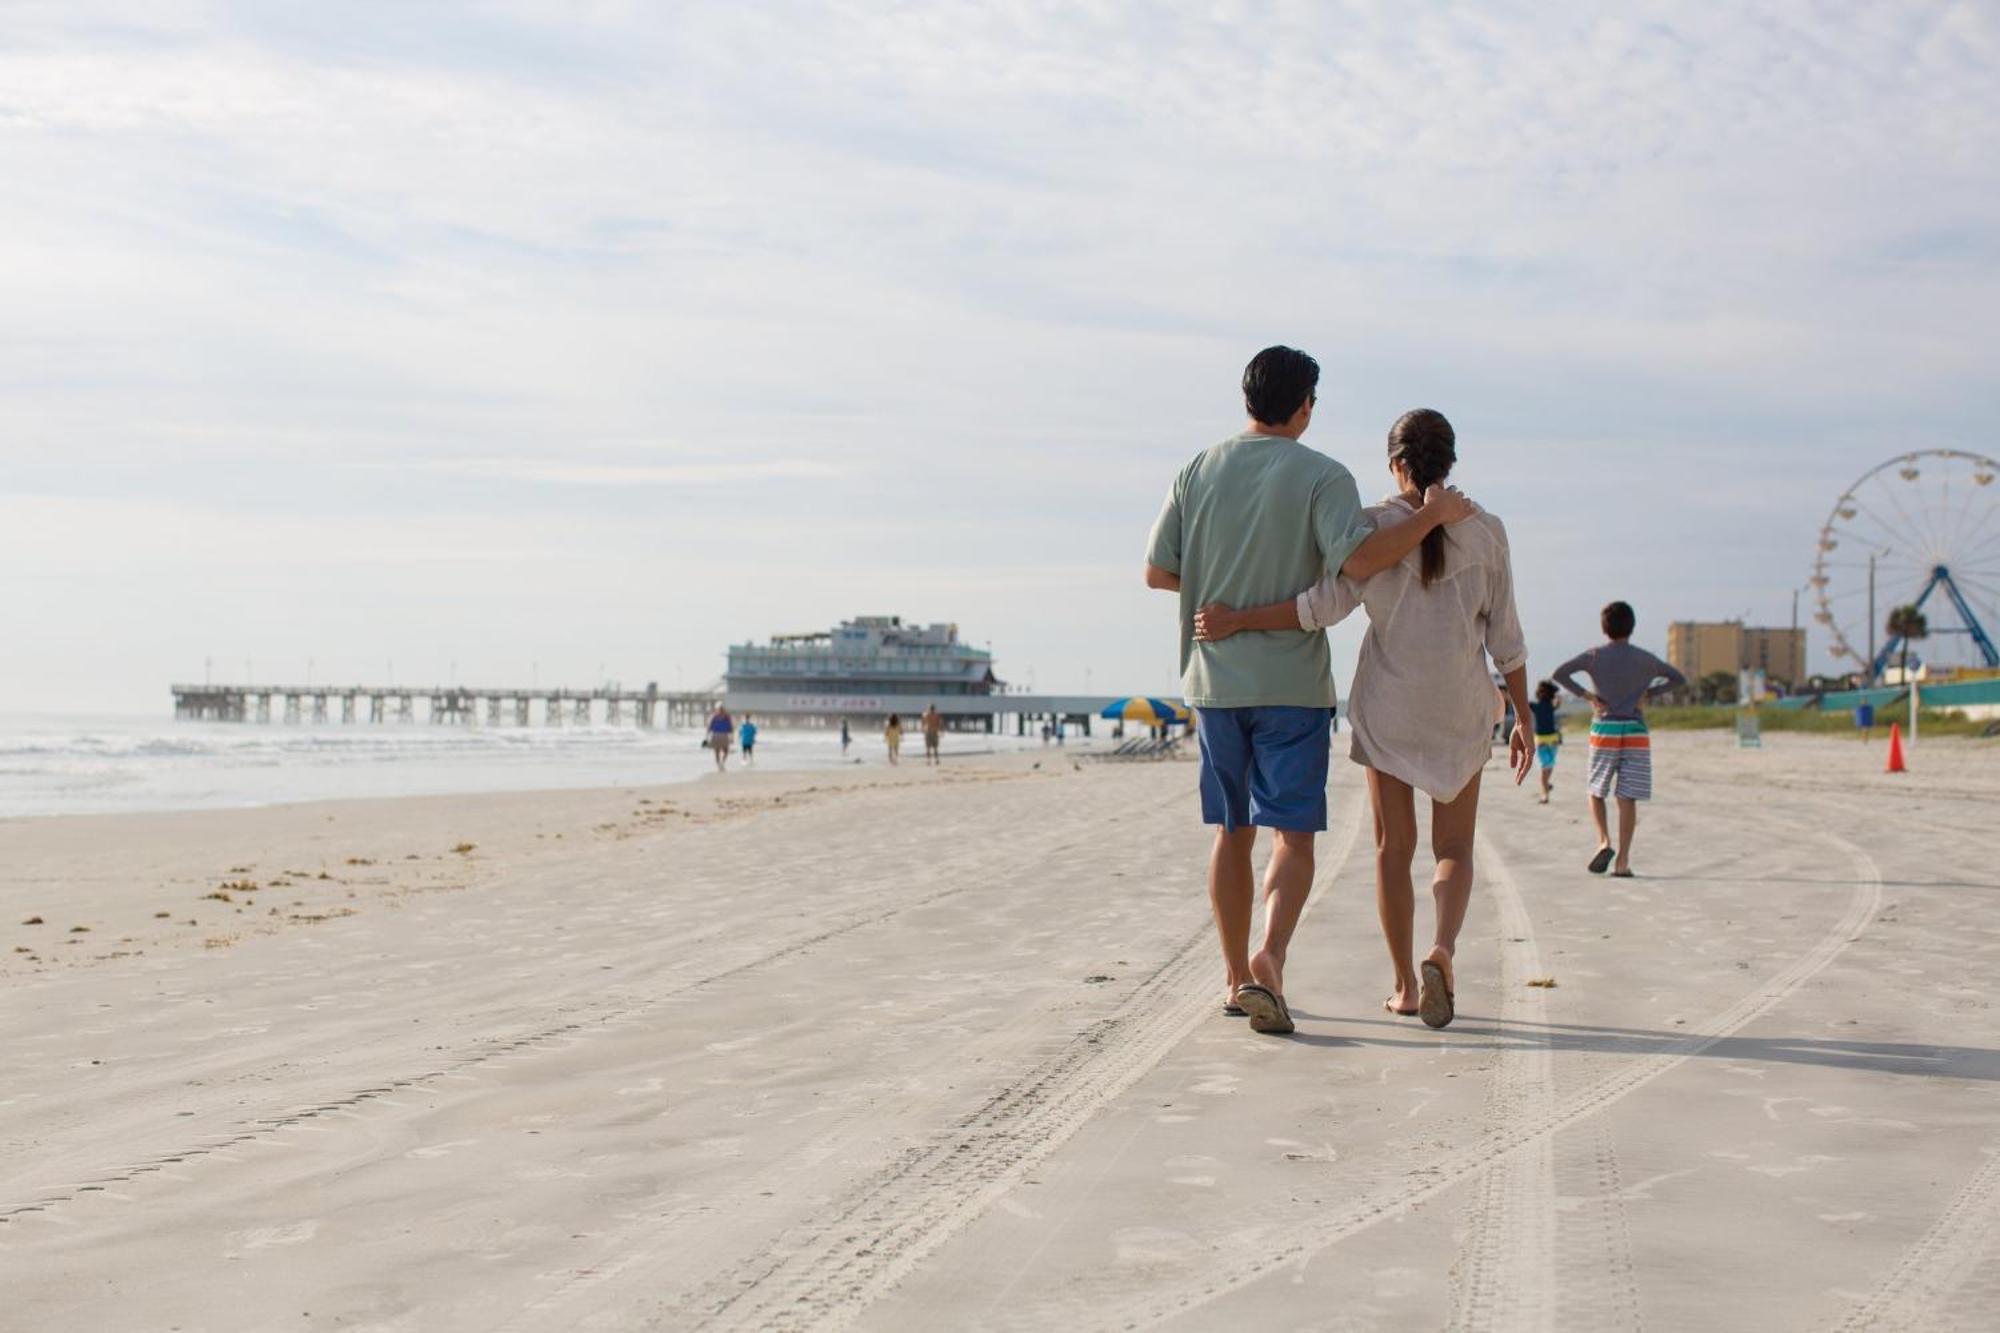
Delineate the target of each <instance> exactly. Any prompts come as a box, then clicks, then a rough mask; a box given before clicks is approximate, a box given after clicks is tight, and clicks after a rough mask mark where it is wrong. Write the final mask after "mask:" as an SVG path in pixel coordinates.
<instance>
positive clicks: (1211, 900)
mask: <svg viewBox="0 0 2000 1333" xmlns="http://www.w3.org/2000/svg"><path fill="white" fill-rule="evenodd" d="M1256 845H1257V830H1256V829H1255V828H1252V827H1249V826H1247V825H1246V826H1245V827H1243V828H1239V829H1236V830H1234V831H1231V830H1226V829H1220V828H1219V829H1217V830H1216V831H1215V846H1214V847H1213V848H1211V849H1210V850H1209V853H1208V905H1209V906H1210V907H1211V908H1213V909H1214V911H1215V934H1216V938H1217V939H1218V940H1219V941H1220V942H1221V944H1222V967H1223V972H1224V974H1225V975H1224V978H1223V987H1224V989H1223V995H1224V996H1225V997H1234V996H1235V994H1236V988H1237V987H1238V986H1241V985H1242V984H1243V983H1244V982H1246V981H1248V980H1250V904H1251V898H1250V894H1251V889H1252V885H1253V879H1252V875H1251V869H1250V852H1251V849H1252V848H1254V847H1255V846H1256Z"/></svg>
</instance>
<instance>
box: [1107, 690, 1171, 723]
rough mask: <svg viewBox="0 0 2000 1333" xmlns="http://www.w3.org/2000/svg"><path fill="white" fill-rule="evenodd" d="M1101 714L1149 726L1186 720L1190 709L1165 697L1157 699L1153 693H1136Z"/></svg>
mask: <svg viewBox="0 0 2000 1333" xmlns="http://www.w3.org/2000/svg"><path fill="white" fill-rule="evenodd" d="M1100 716H1103V717H1108V718H1112V719H1114V720H1122V721H1125V722H1143V723H1146V724H1147V725H1149V726H1159V725H1161V724H1162V723H1167V722H1186V721H1187V720H1188V710H1187V709H1185V708H1183V707H1181V706H1180V705H1179V704H1177V703H1169V702H1168V701H1167V700H1165V699H1155V698H1153V697H1152V696H1151V695H1144V694H1135V695H1133V696H1132V697H1131V698H1129V699H1120V700H1118V701H1116V702H1115V703H1113V704H1111V705H1110V706H1109V707H1108V708H1106V709H1105V710H1104V712H1103V713H1102V714H1100Z"/></svg>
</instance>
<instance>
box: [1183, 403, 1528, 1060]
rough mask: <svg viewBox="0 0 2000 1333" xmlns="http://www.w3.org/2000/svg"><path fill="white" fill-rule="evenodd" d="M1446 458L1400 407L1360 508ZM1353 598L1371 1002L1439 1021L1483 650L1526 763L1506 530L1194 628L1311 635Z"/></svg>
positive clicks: (1483, 730) (1415, 493)
mask: <svg viewBox="0 0 2000 1333" xmlns="http://www.w3.org/2000/svg"><path fill="white" fill-rule="evenodd" d="M1457 457H1458V455H1457V440H1456V436H1455V434H1454V432H1453V430H1452V427H1451V423H1450V422H1449V421H1447V420H1446V419H1445V418H1444V416H1443V414H1442V413H1439V412H1434V411H1432V410H1430V409H1429V408H1419V409H1417V410H1416V411H1414V412H1406V413H1404V414H1403V416H1402V417H1400V418H1398V419H1397V421H1396V424H1395V425H1394V426H1393V427H1391V428H1390V431H1389V471H1390V474H1391V475H1392V476H1393V477H1394V478H1395V480H1396V484H1397V486H1398V488H1399V489H1398V492H1397V493H1396V494H1394V495H1391V496H1389V497H1387V498H1386V499H1384V500H1383V501H1382V502H1381V503H1379V504H1376V505H1373V506H1371V507H1370V508H1369V509H1368V511H1367V514H1368V517H1369V518H1370V519H1371V520H1373V522H1374V523H1375V525H1376V527H1377V528H1384V527H1390V526H1393V525H1396V524H1399V523H1403V522H1407V521H1408V520H1409V518H1410V517H1411V515H1413V514H1414V513H1415V512H1416V510H1417V507H1418V506H1419V505H1420V504H1421V503H1422V500H1423V495H1424V491H1425V488H1426V487H1429V486H1434V485H1438V484H1441V483H1442V482H1443V481H1444V479H1445V478H1446V477H1447V476H1449V475H1450V473H1451V468H1452V465H1453V464H1454V463H1455V462H1456V461H1457ZM1357 606H1365V607H1367V608H1368V634H1367V637H1366V638H1365V639H1364V640H1363V641H1362V645H1361V659H1360V662H1359V664H1358V665H1357V666H1356V667H1355V672H1354V688H1353V691H1352V692H1351V693H1350V695H1349V696H1348V704H1347V716H1348V731H1349V734H1350V737H1351V741H1350V746H1349V751H1348V753H1349V757H1350V758H1352V759H1353V760H1354V762H1356V763H1358V764H1361V765H1363V766H1365V767H1366V768H1367V769H1368V790H1369V794H1370V796H1371V797H1372V799H1373V802H1374V814H1375V886H1376V906H1377V910H1378V911H1379V913H1380V916H1381V920H1382V933H1383V936H1384V937H1385V939H1386V941H1387V943H1388V946H1389V959H1390V964H1391V966H1392V967H1393V968H1394V970H1395V989H1394V991H1393V992H1392V993H1391V995H1390V996H1389V998H1388V999H1387V1000H1385V1001H1384V1002H1383V1005H1384V1007H1385V1008H1387V1009H1388V1010H1389V1011H1390V1012H1391V1013H1396V1014H1404V1015H1408V1014H1420V1015H1421V1016H1422V1018H1423V1020H1424V1022H1426V1023H1428V1024H1429V1025H1430V1026H1432V1027H1443V1026H1445V1025H1446V1024H1447V1023H1449V1022H1451V1020H1452V1017H1453V1015H1454V1013H1455V1012H1456V988H1457V978H1456V974H1455V972H1454V970H1453V965H1452V956H1453V953H1454V951H1455V949H1456V947H1457V943H1458V932H1459V929H1460V927H1461V926H1462V925H1463V924H1464V922H1465V913H1466V909H1467V907H1468V906H1469V905H1470V903H1471V900H1472V843H1473V831H1474V825H1475V822H1476V819H1477V816H1478V813H1479V778H1480V773H1481V771H1482V770H1483V769H1484V768H1485V766H1486V762H1487V760H1488V759H1489V758H1491V756H1492V734H1493V726H1494V723H1495V722H1496V721H1498V720H1499V718H1500V716H1501V713H1502V708H1501V697H1500V694H1499V692H1498V691H1497V690H1495V689H1494V687H1493V682H1492V679H1491V678H1490V677H1489V676H1488V674H1487V669H1486V660H1487V658H1489V657H1490V658H1491V659H1492V662H1493V669H1494V670H1495V671H1497V672H1499V673H1500V674H1501V675H1502V676H1503V677H1504V678H1505V680H1506V687H1507V693H1508V695H1509V696H1511V697H1512V699H1513V703H1514V718H1515V723H1514V729H1513V732H1512V734H1511V735H1510V736H1509V738H1508V759H1509V762H1510V764H1511V766H1512V768H1513V770H1514V781H1515V782H1516V783H1517V784H1518V783H1520V782H1521V780H1522V779H1524V778H1525V777H1526V776H1527V773H1528V767H1529V765H1530V763H1531V762H1532V761H1533V759H1534V737H1533V734H1532V730H1531V728H1532V722H1531V716H1532V715H1531V713H1530V712H1529V709H1528V685H1527V663H1528V649H1527V644H1526V643H1525V642H1524V641H1523V638H1522V634H1521V620H1520V616H1519V614H1518V613H1517V612H1516V610H1515V605H1514V573H1513V565H1512V562H1511V560H1510V558H1509V555H1508V548H1507V532H1506V529H1505V528H1503V527H1502V526H1501V524H1500V520H1499V519H1497V518H1495V517H1494V516H1493V515H1491V514H1488V513H1484V512H1481V513H1479V514H1476V515H1474V516H1473V517H1472V518H1471V519H1469V520H1468V521H1466V522H1464V523H1461V524H1458V525H1456V526H1455V527H1453V528H1452V529H1451V532H1450V535H1449V536H1448V537H1447V535H1446V533H1445V530H1444V529H1443V528H1434V529H1432V530H1431V532H1430V533H1429V534H1428V535H1426V536H1425V538H1424V541H1423V543H1422V545H1421V546H1419V547H1418V548H1417V549H1416V550H1415V551H1412V552H1411V553H1410V554H1409V555H1407V556H1405V557H1403V559H1402V560H1401V561H1400V562H1399V563H1397V564H1395V565H1392V566H1390V567H1389V568H1388V569H1385V570H1383V571H1381V572H1380V573H1377V574H1375V575H1373V576H1371V577H1369V578H1367V579H1365V580H1360V581H1357V580H1355V579H1352V578H1347V577H1342V576H1339V575H1337V574H1329V575H1328V576H1326V577H1324V578H1322V579H1321V580H1320V581H1319V582H1318V583H1316V584H1315V585H1314V586H1313V587H1311V588H1308V589H1306V590H1305V591H1304V592H1301V593H1300V594H1299V595H1298V596H1297V597H1296V598H1288V599H1286V600H1285V601H1282V602H1273V603H1270V604H1269V605H1267V606H1261V607H1253V608H1250V609H1248V610H1242V611H1238V610H1232V609H1230V608H1229V607H1226V606H1220V605H1211V606H1205V607H1203V608H1202V609H1201V611H1200V613H1199V614H1198V615H1197V617H1196V622H1195V632H1196V634H1197V636H1199V637H1201V638H1204V639H1210V640H1219V639H1225V638H1228V637H1229V636H1230V635H1232V634H1237V633H1241V632H1243V631H1246V630H1253V631H1265V632H1272V631H1284V630H1293V631H1298V630H1304V631H1307V632H1309V633H1318V632H1320V631H1321V630H1323V629H1325V628H1326V627H1327V626H1329V625H1334V624H1337V623H1339V622H1340V621H1341V620H1343V619H1345V618H1346V617H1347V616H1348V615H1349V614H1351V613H1352V612H1353V611H1354V609H1355V608H1356V607H1357ZM1417 789H1421V790H1422V791H1423V792H1424V793H1425V794H1426V795H1428V796H1429V797H1430V798H1431V850H1432V852H1433V853H1434V854H1435V856H1436V857H1437V873H1436V876H1435V878H1434V880H1433V882H1432V885H1431V892H1432V895H1433V897H1434V898H1435V899H1436V903H1437V927H1436V933H1435V936H1434V942H1433V944H1432V946H1431V950H1430V952H1429V953H1428V954H1427V955H1426V956H1425V958H1424V961H1423V964H1422V966H1421V968H1418V967H1414V966H1412V954H1413V951H1414V944H1413V935H1414V922H1415V914H1416V901H1415V892H1414V889H1413V887H1412V884H1411V881H1410V866H1411V862H1412V861H1413V859H1414V858H1415V856H1416V849H1417V817H1416V799H1415V792H1416V790H1417Z"/></svg>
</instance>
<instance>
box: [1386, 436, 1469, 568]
mask: <svg viewBox="0 0 2000 1333" xmlns="http://www.w3.org/2000/svg"><path fill="white" fill-rule="evenodd" d="M1389 461H1390V462H1392V463H1401V464H1402V465H1403V471H1405V472H1406V473H1408V474H1409V477H1410V485H1412V486H1414V487H1416V488H1417V490H1419V491H1423V490H1425V489H1426V488H1428V487H1431V486H1435V485H1437V484H1438V483H1439V482H1441V481H1443V480H1444V479H1445V478H1446V477H1449V476H1450V475H1451V466H1452V464H1454V463H1456V462H1457V461H1458V435H1457V433H1456V432H1455V431H1453V430H1452V428H1451V422H1449V421H1447V420H1445V415H1444V413H1442V412H1438V411H1434V410H1433V409H1431V408H1428V407H1419V408H1416V409H1414V410H1412V411H1409V412H1405V413H1403V415H1401V416H1399V417H1397V418H1396V424H1395V425H1393V426H1391V427H1389ZM1444 543H1445V535H1444V529H1443V528H1441V527H1437V528H1432V529H1431V530H1430V531H1429V532H1426V533H1425V534H1424V544H1423V547H1422V550H1423V563H1422V565H1421V566H1420V567H1419V571H1420V573H1421V575H1422V577H1423V581H1424V586H1425V587H1426V588H1428V587H1430V586H1431V584H1432V583H1433V582H1435V581H1436V580H1437V579H1439V578H1441V577H1442V576H1443V575H1444Z"/></svg>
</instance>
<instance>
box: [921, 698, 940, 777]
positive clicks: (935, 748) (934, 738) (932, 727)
mask: <svg viewBox="0 0 2000 1333" xmlns="http://www.w3.org/2000/svg"><path fill="white" fill-rule="evenodd" d="M923 720H924V764H925V766H926V767H928V766H929V765H932V764H941V763H943V762H944V755H943V754H942V753H941V752H940V748H939V747H940V746H942V745H943V743H944V714H943V713H940V712H938V710H937V705H936V704H931V705H930V706H928V707H926V708H925V709H924V719H923Z"/></svg>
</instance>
